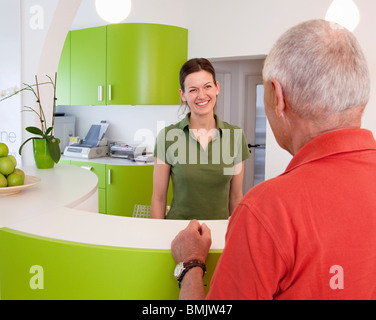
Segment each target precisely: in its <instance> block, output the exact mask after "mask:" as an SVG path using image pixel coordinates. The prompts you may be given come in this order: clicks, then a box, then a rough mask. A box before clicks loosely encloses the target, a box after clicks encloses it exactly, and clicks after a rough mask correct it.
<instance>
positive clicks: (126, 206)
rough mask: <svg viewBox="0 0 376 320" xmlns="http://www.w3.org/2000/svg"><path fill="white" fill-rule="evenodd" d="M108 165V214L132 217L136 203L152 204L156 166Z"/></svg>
mask: <svg viewBox="0 0 376 320" xmlns="http://www.w3.org/2000/svg"><path fill="white" fill-rule="evenodd" d="M106 167H107V170H106V180H107V183H108V185H107V188H106V192H107V199H106V202H107V213H108V214H112V215H118V216H126V217H131V216H132V215H133V209H134V206H135V204H141V205H150V204H151V197H152V195H153V169H154V166H152V165H140V166H137V165H135V166H116V165H107V166H106Z"/></svg>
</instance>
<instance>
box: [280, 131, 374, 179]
mask: <svg viewBox="0 0 376 320" xmlns="http://www.w3.org/2000/svg"><path fill="white" fill-rule="evenodd" d="M361 150H376V141H375V139H374V137H373V134H372V132H371V131H369V130H366V129H358V128H357V129H343V130H337V131H332V132H329V133H325V134H322V135H320V136H318V137H316V138H314V139H312V140H311V141H309V142H308V143H307V144H305V145H304V146H303V147H302V148H301V149H300V150H299V151H298V152H297V153H296V154H295V156H294V157H293V158H292V160H291V162H290V163H289V165H288V167H287V169H286V171H285V173H288V172H290V171H291V170H294V169H295V168H297V167H299V166H301V165H303V164H305V163H308V162H312V161H316V160H319V159H322V158H325V157H328V156H332V155H335V154H339V153H345V152H352V151H361Z"/></svg>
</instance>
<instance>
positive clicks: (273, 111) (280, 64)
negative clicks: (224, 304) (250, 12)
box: [172, 20, 376, 299]
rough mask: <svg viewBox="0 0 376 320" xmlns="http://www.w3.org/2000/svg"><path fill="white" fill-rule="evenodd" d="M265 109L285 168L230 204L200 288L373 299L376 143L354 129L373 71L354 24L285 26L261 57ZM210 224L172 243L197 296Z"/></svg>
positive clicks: (244, 294) (223, 294) (215, 294)
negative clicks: (222, 239)
mask: <svg viewBox="0 0 376 320" xmlns="http://www.w3.org/2000/svg"><path fill="white" fill-rule="evenodd" d="M263 76H264V86H265V97H264V100H265V111H266V115H267V117H268V120H269V123H270V125H271V128H272V130H273V133H274V135H275V137H276V139H277V142H278V143H279V145H280V146H281V147H282V148H284V149H285V150H287V151H289V152H290V153H291V154H292V155H293V156H294V157H293V159H292V161H291V162H290V164H289V165H288V167H287V169H286V171H285V172H284V173H283V174H282V175H280V176H278V177H276V178H274V179H271V180H269V181H266V182H264V183H262V184H260V185H258V186H256V187H255V188H253V189H251V190H250V191H249V192H248V193H247V195H246V196H245V197H244V198H243V200H242V201H241V202H240V203H239V205H238V207H237V208H236V210H235V211H234V213H233V214H232V216H231V218H230V221H229V226H228V230H227V234H226V245H225V248H224V251H223V253H222V255H221V258H220V260H219V261H218V264H217V268H216V270H215V273H214V275H213V278H212V282H211V285H210V291H209V293H208V296H207V297H206V298H207V299H375V298H376V142H375V139H374V137H373V135H372V133H371V132H370V131H368V130H365V129H361V128H360V127H361V117H362V114H363V111H364V108H365V106H366V104H367V103H368V100H369V95H370V80H369V73H368V68H367V63H366V60H365V58H364V55H363V53H362V50H361V48H360V46H359V44H358V42H357V40H356V39H355V37H354V36H353V34H352V33H351V32H349V31H348V30H346V29H344V28H342V27H340V26H339V25H336V24H334V23H330V22H326V21H323V20H312V21H308V22H305V23H302V24H300V25H298V26H296V27H293V28H292V29H290V30H289V31H287V32H286V33H285V34H284V35H283V36H282V37H281V38H280V39H279V40H278V41H277V43H276V44H275V45H274V47H273V49H272V50H271V52H270V54H269V56H268V57H267V59H266V61H265V67H264V74H263ZM210 244H211V236H210V230H209V229H208V227H207V226H206V225H205V224H203V225H200V224H199V223H198V222H197V221H192V222H191V223H190V224H189V226H188V227H187V228H186V229H185V230H184V231H182V232H181V233H179V235H178V236H177V237H176V238H175V240H174V241H173V243H172V254H173V256H174V258H175V261H176V262H189V261H192V260H194V261H196V262H195V263H194V264H193V266H192V267H189V264H187V265H188V268H187V270H186V272H184V273H183V277H181V278H180V279H179V281H180V284H181V292H180V298H181V299H201V298H205V293H204V290H203V286H202V275H203V271H202V270H203V269H202V268H200V266H201V267H202V265H201V264H200V263H198V262H197V261H201V262H202V263H203V262H204V261H205V259H206V257H207V254H208V250H209V247H210Z"/></svg>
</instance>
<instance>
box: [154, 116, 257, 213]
mask: <svg viewBox="0 0 376 320" xmlns="http://www.w3.org/2000/svg"><path fill="white" fill-rule="evenodd" d="M189 116H190V114H188V115H187V116H186V117H185V118H184V119H183V120H182V121H180V122H179V123H177V124H174V125H170V126H168V127H166V128H164V129H162V130H161V131H160V133H159V134H158V137H157V141H156V144H155V148H154V156H155V157H157V158H158V159H160V160H162V161H163V162H164V163H166V164H169V165H170V166H171V181H172V188H173V199H172V202H171V209H170V211H169V213H168V215H167V217H166V218H167V219H179V220H192V219H198V220H220V219H228V217H229V195H230V182H231V179H232V177H233V174H234V170H233V168H234V165H235V164H238V163H240V162H242V161H244V160H246V159H247V158H249V156H250V153H249V150H248V146H247V143H246V140H245V135H244V132H243V130H242V129H240V128H239V127H236V126H233V125H230V124H228V123H227V122H224V121H221V120H220V119H219V118H218V117H217V116H216V115H214V117H215V120H216V123H217V129H216V130H214V131H213V136H214V138H213V139H212V140H211V141H210V142H209V144H208V146H207V148H206V150H204V149H203V148H202V146H201V144H200V143H199V141H197V139H196V136H195V135H194V133H193V132H192V129H191V128H190V124H189Z"/></svg>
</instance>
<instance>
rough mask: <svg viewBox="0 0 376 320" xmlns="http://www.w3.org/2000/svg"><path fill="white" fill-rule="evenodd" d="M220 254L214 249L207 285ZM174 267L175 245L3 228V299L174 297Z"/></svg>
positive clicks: (0, 274)
mask: <svg viewBox="0 0 376 320" xmlns="http://www.w3.org/2000/svg"><path fill="white" fill-rule="evenodd" d="M220 254H221V251H212V252H210V253H209V257H208V260H207V267H208V271H207V274H206V275H205V277H204V282H205V284H206V285H207V287H206V288H207V290H208V288H209V283H210V279H211V276H212V274H213V271H214V268H215V266H216V264H217V261H218V259H219V256H220ZM33 268H34V269H33ZM174 268H175V262H174V260H173V258H172V256H171V253H170V250H144V249H129V248H117V247H107V246H97V245H87V244H81V243H74V242H68V241H60V240H53V239H49V238H43V237H39V236H33V235H30V234H25V233H22V232H17V231H13V230H10V229H6V228H3V229H0V290H1V299H3V300H13V299H17V300H29V299H30V300H58V299H85V300H87V299H124V300H128V299H129V300H174V299H178V295H179V289H178V285H177V282H176V280H175V279H174V277H173V275H172V274H173V271H174ZM38 277H39V279H40V280H39V279H37V278H38ZM41 280H43V282H42V281H41ZM38 281H39V283H38ZM42 284H43V288H38V287H37V288H34V289H33V288H32V287H34V286H35V285H36V286H38V285H42Z"/></svg>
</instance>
